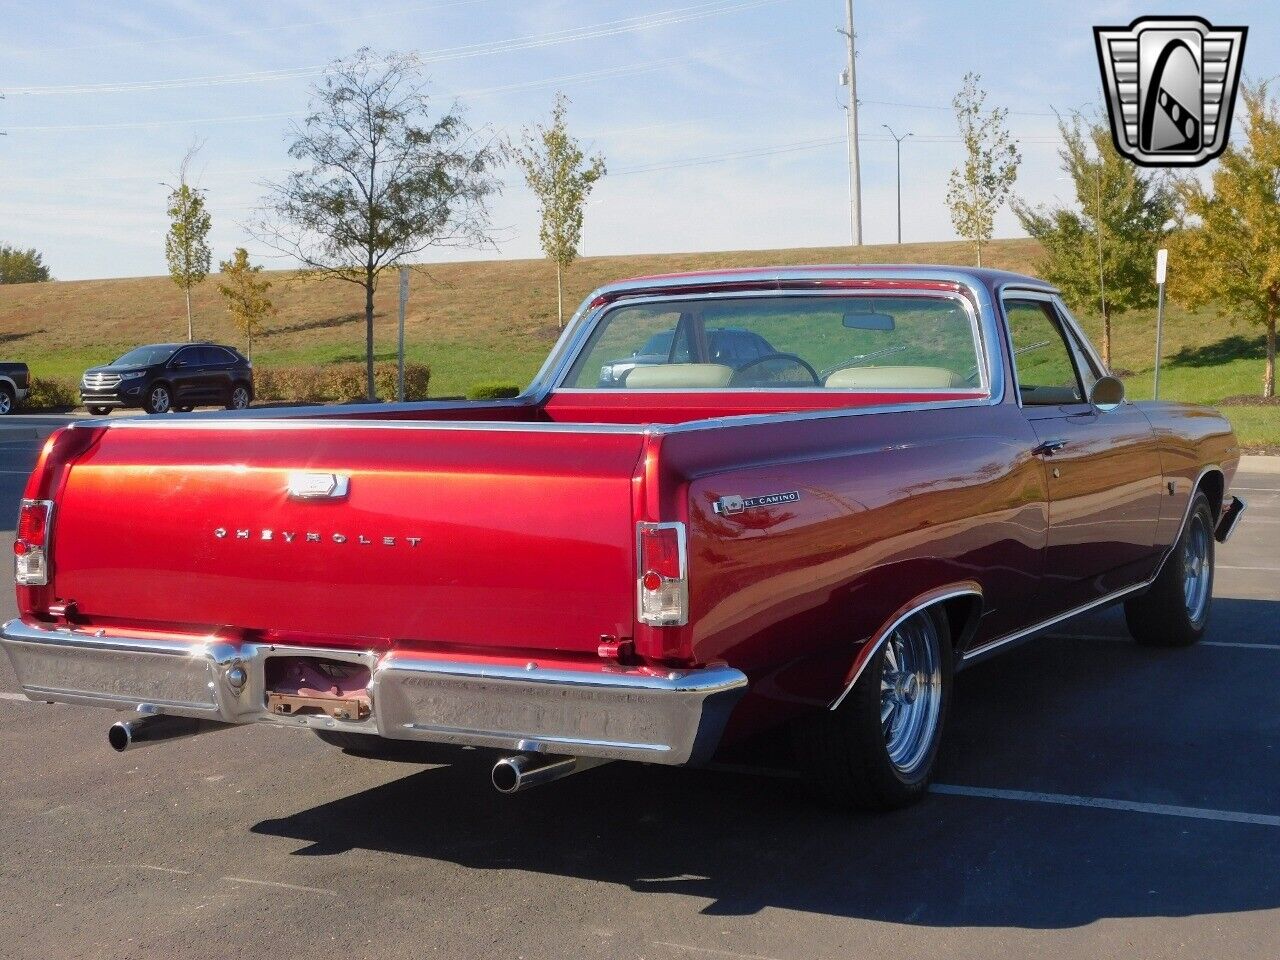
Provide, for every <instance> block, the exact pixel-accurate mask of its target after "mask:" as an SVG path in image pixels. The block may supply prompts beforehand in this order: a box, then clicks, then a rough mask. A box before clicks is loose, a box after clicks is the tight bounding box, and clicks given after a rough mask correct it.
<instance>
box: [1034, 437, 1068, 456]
mask: <svg viewBox="0 0 1280 960" xmlns="http://www.w3.org/2000/svg"><path fill="white" fill-rule="evenodd" d="M1066 445H1067V441H1065V440H1042V441H1041V442H1040V443H1037V444H1036V445H1035V446H1034V447H1032V448H1031V452H1032V453H1033V454H1034V455H1035V456H1037V457H1052V456H1053V455H1054V454H1055V453H1057V452H1058V451H1059V450H1061V449H1062V448H1063V447H1065V446H1066Z"/></svg>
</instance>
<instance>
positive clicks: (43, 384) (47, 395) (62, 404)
mask: <svg viewBox="0 0 1280 960" xmlns="http://www.w3.org/2000/svg"><path fill="white" fill-rule="evenodd" d="M79 404H80V389H79V384H77V383H76V381H74V380H58V379H55V378H52V377H32V378H31V392H30V393H29V394H27V399H26V400H25V401H23V406H24V407H25V408H26V409H28V410H59V409H63V410H68V409H71V408H72V407H76V406H79Z"/></svg>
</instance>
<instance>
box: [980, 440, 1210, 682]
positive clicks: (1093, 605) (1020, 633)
mask: <svg viewBox="0 0 1280 960" xmlns="http://www.w3.org/2000/svg"><path fill="white" fill-rule="evenodd" d="M1211 473H1218V474H1222V467H1221V466H1219V465H1218V464H1210V465H1209V466H1207V467H1203V468H1201V470H1200V473H1199V474H1197V475H1196V479H1195V482H1194V483H1193V484H1192V485H1191V493H1190V494H1189V495H1188V496H1187V506H1186V509H1185V510H1183V511H1182V523H1181V524H1179V525H1178V535H1177V536H1176V537H1174V538H1173V543H1171V544H1170V545H1169V547H1168V549H1166V550H1165V552H1164V555H1163V556H1162V557H1161V558H1160V562H1159V563H1158V564H1156V569H1155V572H1154V573H1152V574H1151V576H1150V577H1149V578H1147V579H1146V580H1142V581H1140V582H1138V583H1135V584H1131V585H1130V586H1127V587H1122V588H1120V589H1119V590H1115V591H1113V592H1111V593H1109V594H1107V595H1106V596H1103V597H1098V598H1096V599H1094V600H1090V601H1089V602H1088V603H1084V604H1081V605H1080V606H1078V607H1073V608H1072V609H1070V610H1067V611H1065V612H1063V613H1059V614H1056V615H1054V616H1052V617H1049V618H1048V619H1047V620H1042V621H1040V622H1039V623H1036V624H1033V625H1032V626H1030V627H1025V628H1023V629H1022V630H1015V631H1014V632H1013V633H1010V634H1007V635H1005V636H1003V637H998V638H996V639H995V640H991V641H989V642H988V643H984V644H983V645H982V646H980V647H974V648H973V649H972V650H966V651H965V652H964V654H963V655H962V656H961V658H960V659H961V661H962V662H964V663H968V662H970V661H971V660H977V659H980V658H983V657H985V656H986V655H987V654H989V653H991V652H993V651H995V650H999V649H1002V648H1003V647H1006V646H1008V645H1009V644H1011V643H1015V642H1017V641H1019V640H1026V639H1028V638H1030V637H1031V636H1032V635H1034V634H1037V633H1039V632H1040V631H1041V630H1046V629H1048V628H1049V627H1052V626H1055V625H1056V624H1059V623H1062V622H1063V621H1065V620H1070V619H1071V618H1072V617H1077V616H1079V615H1080V614H1082V613H1088V612H1089V611H1090V610H1096V609H1097V608H1098V607H1102V606H1105V605H1107V604H1108V603H1113V602H1115V601H1116V600H1120V599H1122V598H1124V597H1126V596H1128V595H1129V594H1131V593H1137V592H1138V591H1140V590H1145V589H1146V588H1147V587H1149V586H1151V585H1152V584H1153V583H1155V582H1156V580H1157V579H1158V578H1159V576H1160V573H1161V571H1163V570H1164V565H1165V564H1166V563H1167V562H1168V561H1169V558H1170V557H1171V556H1173V551H1174V550H1176V549H1177V548H1178V544H1179V542H1181V540H1182V535H1183V533H1185V532H1186V529H1187V521H1189V520H1190V519H1191V507H1192V506H1193V505H1194V504H1195V499H1196V498H1195V492H1196V491H1197V490H1198V489H1200V483H1201V482H1202V481H1203V480H1204V478H1205V477H1207V476H1208V475H1209V474H1211ZM1225 476H1226V475H1225V474H1223V478H1224V479H1225Z"/></svg>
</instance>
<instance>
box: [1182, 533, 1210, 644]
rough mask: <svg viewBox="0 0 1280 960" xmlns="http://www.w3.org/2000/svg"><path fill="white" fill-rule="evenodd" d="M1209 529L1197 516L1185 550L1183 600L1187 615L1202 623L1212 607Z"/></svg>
mask: <svg viewBox="0 0 1280 960" xmlns="http://www.w3.org/2000/svg"><path fill="white" fill-rule="evenodd" d="M1212 573H1213V571H1212V564H1211V560H1210V547H1209V527H1208V525H1207V524H1206V523H1205V521H1204V517H1203V516H1202V515H1200V514H1196V515H1195V516H1194V517H1192V519H1191V526H1190V527H1189V528H1188V529H1187V537H1186V541H1185V542H1184V544H1183V547H1182V597H1183V601H1184V602H1185V603H1186V605H1187V616H1188V617H1190V618H1191V621H1192V622H1193V623H1199V622H1200V620H1201V619H1203V617H1204V613H1205V608H1206V607H1207V606H1208V604H1209V590H1210V587H1211V585H1212V584H1211V581H1212Z"/></svg>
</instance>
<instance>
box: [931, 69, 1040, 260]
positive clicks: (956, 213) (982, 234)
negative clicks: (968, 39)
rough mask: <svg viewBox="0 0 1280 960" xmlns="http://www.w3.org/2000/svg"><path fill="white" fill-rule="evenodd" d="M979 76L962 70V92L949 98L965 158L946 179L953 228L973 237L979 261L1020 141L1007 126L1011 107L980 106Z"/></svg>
mask: <svg viewBox="0 0 1280 960" xmlns="http://www.w3.org/2000/svg"><path fill="white" fill-rule="evenodd" d="M981 82H982V77H981V76H979V75H978V74H976V73H966V74H965V75H964V83H963V84H962V85H961V87H960V92H959V93H957V94H956V95H955V98H954V99H953V100H952V101H951V105H952V107H954V108H955V111H956V124H957V125H958V126H959V127H960V139H961V140H963V141H964V163H962V164H960V166H958V167H956V168H955V169H954V170H952V171H951V176H950V178H949V179H948V180H947V206H948V207H949V208H950V209H951V223H952V224H953V225H954V226H955V228H956V233H958V234H960V236H962V237H964V238H965V239H966V240H972V241H973V245H974V248H975V250H976V251H977V255H978V266H982V245H983V244H984V243H987V242H988V241H990V240H991V234H992V231H993V230H994V229H995V219H996V213H997V212H998V211H999V210H1000V207H1001V206H1003V205H1004V202H1005V200H1006V199H1007V198H1008V196H1009V193H1010V191H1012V190H1013V183H1014V181H1015V180H1017V179H1018V164H1020V163H1021V162H1022V156H1021V155H1020V154H1019V153H1018V142H1017V141H1016V140H1014V139H1013V138H1012V137H1011V136H1010V135H1009V131H1008V130H1007V129H1005V125H1004V121H1005V117H1006V116H1007V115H1008V113H1009V111H1008V110H1005V109H1004V108H1003V107H997V108H996V109H994V110H992V111H990V112H987V111H986V110H984V109H983V105H984V104H985V103H986V99H987V93H986V91H985V90H983V89H982V87H981V86H979V84H980V83H981Z"/></svg>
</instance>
